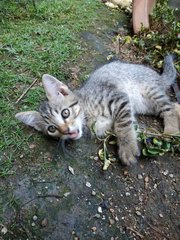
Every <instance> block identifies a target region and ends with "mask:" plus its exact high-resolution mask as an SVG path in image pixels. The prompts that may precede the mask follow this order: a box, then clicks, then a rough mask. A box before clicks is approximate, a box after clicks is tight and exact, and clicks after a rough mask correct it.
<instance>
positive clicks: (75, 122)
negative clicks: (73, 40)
mask: <svg viewBox="0 0 180 240" xmlns="http://www.w3.org/2000/svg"><path fill="white" fill-rule="evenodd" d="M175 77H176V71H175V68H174V64H173V60H172V56H171V55H168V56H167V57H166V58H165V59H164V71H163V73H162V74H161V75H160V74H158V73H157V72H156V71H154V70H152V69H150V68H149V67H146V66H143V65H138V64H129V63H122V62H120V61H115V62H112V63H109V64H106V65H104V66H103V67H101V68H99V69H98V70H96V71H95V72H94V73H92V74H91V75H90V77H89V79H88V81H87V82H86V83H85V85H84V86H83V87H81V88H80V89H79V90H76V91H74V92H71V91H70V90H69V88H68V87H67V86H66V85H65V84H63V83H62V82H60V81H58V80H57V79H55V78H54V77H52V76H50V75H44V76H43V85H44V88H45V92H46V96H47V98H48V102H46V103H44V104H43V105H42V106H41V107H40V110H39V112H26V113H18V114H17V115H16V117H17V118H18V119H19V120H21V121H22V122H24V123H26V124H28V125H30V126H33V127H35V128H36V129H37V130H40V131H43V132H44V133H45V134H49V135H51V136H55V137H62V138H65V139H66V138H72V139H78V138H79V137H81V135H82V130H83V125H87V126H88V127H91V126H92V124H95V130H96V134H97V135H98V136H103V135H104V134H105V132H106V131H109V130H112V131H114V133H115V135H116V136H117V143H118V154H119V158H120V159H121V161H122V162H123V163H124V164H126V165H129V164H131V163H135V162H136V157H137V156H139V148H138V144H137V139H136V132H135V130H134V126H133V121H134V119H135V115H136V114H153V115H159V116H160V117H162V118H163V119H164V131H165V132H166V133H173V134H176V133H179V130H180V107H179V105H178V104H175V103H173V102H171V101H170V100H169V97H168V96H167V95H166V90H167V89H168V88H169V86H170V85H171V84H172V83H173V82H174V80H175ZM63 109H69V111H70V116H69V117H68V118H67V119H63V117H62V116H61V114H62V110H63ZM66 111H67V110H66ZM38 114H39V115H38ZM37 115H38V117H37ZM49 125H53V126H55V128H56V130H57V131H56V133H53V134H52V133H49V132H48V130H47V129H48V126H49ZM51 130H52V129H51Z"/></svg>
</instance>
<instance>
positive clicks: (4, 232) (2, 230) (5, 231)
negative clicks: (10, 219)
mask: <svg viewBox="0 0 180 240" xmlns="http://www.w3.org/2000/svg"><path fill="white" fill-rule="evenodd" d="M7 231H8V230H7V228H6V227H5V226H4V227H3V228H2V229H1V232H2V233H3V234H6V233H7Z"/></svg>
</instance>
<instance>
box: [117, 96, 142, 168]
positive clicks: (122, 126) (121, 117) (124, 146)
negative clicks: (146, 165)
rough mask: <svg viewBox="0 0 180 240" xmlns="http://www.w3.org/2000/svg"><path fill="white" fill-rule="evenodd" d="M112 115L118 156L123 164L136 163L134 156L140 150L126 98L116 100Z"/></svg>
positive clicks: (137, 154) (138, 153)
mask: <svg viewBox="0 0 180 240" xmlns="http://www.w3.org/2000/svg"><path fill="white" fill-rule="evenodd" d="M117 104H118V106H119V107H117ZM114 116H115V120H114V133H115V134H116V136H117V142H118V147H119V150H118V154H119V158H120V159H121V161H122V163H124V164H125V165H130V164H132V163H136V162H137V160H136V156H139V155H140V152H139V148H138V144H137V137H136V132H135V129H134V125H133V113H132V110H131V106H130V102H129V100H128V99H127V98H126V99H123V100H122V99H121V100H119V101H118V102H117V101H116V110H115V112H114Z"/></svg>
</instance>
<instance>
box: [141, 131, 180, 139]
mask: <svg viewBox="0 0 180 240" xmlns="http://www.w3.org/2000/svg"><path fill="white" fill-rule="evenodd" d="M137 133H143V132H142V131H137ZM144 133H146V134H147V135H153V136H157V137H180V135H179V134H177V135H176V134H163V133H152V132H147V131H146V130H144Z"/></svg>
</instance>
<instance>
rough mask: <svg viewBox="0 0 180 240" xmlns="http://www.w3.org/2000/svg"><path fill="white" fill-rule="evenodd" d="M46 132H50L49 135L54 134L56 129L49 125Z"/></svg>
mask: <svg viewBox="0 0 180 240" xmlns="http://www.w3.org/2000/svg"><path fill="white" fill-rule="evenodd" d="M48 131H49V132H51V133H55V131H56V127H55V126H53V125H50V126H49V127H48Z"/></svg>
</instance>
